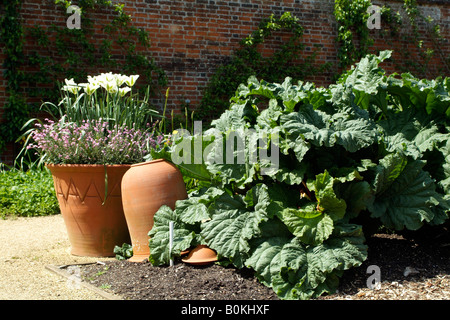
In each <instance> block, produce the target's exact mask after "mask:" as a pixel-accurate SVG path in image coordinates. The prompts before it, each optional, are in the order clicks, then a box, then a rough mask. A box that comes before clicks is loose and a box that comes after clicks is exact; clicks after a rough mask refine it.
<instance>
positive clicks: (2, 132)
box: [0, 0, 29, 152]
mask: <svg viewBox="0 0 450 320" xmlns="http://www.w3.org/2000/svg"><path fill="white" fill-rule="evenodd" d="M21 5H22V3H21V1H20V0H11V1H7V2H6V3H4V8H3V9H4V14H3V16H2V17H1V18H0V42H2V43H3V45H4V50H5V51H4V53H5V55H6V58H5V60H4V62H3V67H4V69H5V71H4V76H5V79H6V80H7V86H6V92H7V94H8V98H7V101H6V103H5V105H4V114H3V120H4V123H3V124H2V126H1V127H0V152H1V151H2V149H3V148H4V147H5V144H6V143H7V142H11V141H14V139H15V138H16V133H17V132H18V129H20V128H21V127H22V125H23V123H24V120H25V119H26V116H27V115H28V111H29V110H28V107H27V105H26V103H25V100H24V99H23V96H22V94H21V88H20V84H21V82H22V81H23V78H24V73H23V71H22V70H21V69H20V67H21V62H22V59H23V28H22V25H21V23H20V14H19V11H20V8H21Z"/></svg>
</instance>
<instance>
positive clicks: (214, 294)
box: [82, 230, 450, 300]
mask: <svg viewBox="0 0 450 320" xmlns="http://www.w3.org/2000/svg"><path fill="white" fill-rule="evenodd" d="M445 231H446V230H445ZM367 245H368V246H369V257H368V259H367V261H365V262H364V263H363V264H362V265H361V266H360V267H358V268H353V269H351V270H348V271H346V272H345V273H344V275H343V277H342V278H341V281H340V287H339V290H338V292H337V293H336V294H333V295H329V296H324V297H320V298H319V299H353V300H356V299H359V300H360V299H377V300H380V299H390V300H394V299H408V300H409V299H433V300H437V299H450V295H449V294H450V237H449V233H448V232H446V233H444V234H443V233H442V232H441V233H434V234H433V236H432V238H430V236H428V237H425V238H420V237H419V238H416V239H411V238H409V237H408V236H400V235H392V234H377V235H374V236H372V237H370V238H369V239H367ZM370 265H376V266H378V267H379V268H380V271H381V288H379V289H377V290H371V289H369V288H367V279H368V277H369V276H370V275H371V274H368V273H367V268H368V266H370ZM82 275H83V278H85V279H87V281H89V282H90V283H92V284H94V285H95V286H98V287H102V288H105V290H107V291H109V292H113V293H115V294H118V295H120V296H121V297H122V298H124V299H131V300H277V299H278V298H277V296H276V295H275V294H274V292H273V291H272V289H270V288H267V287H265V286H264V285H262V284H261V283H259V282H258V281H257V280H256V279H255V277H254V276H253V272H252V271H251V270H236V269H235V268H233V267H227V268H225V267H222V266H219V265H215V264H213V265H209V266H192V265H188V264H185V263H183V262H181V261H178V262H177V261H176V262H175V265H174V266H173V267H169V266H164V267H154V266H152V265H151V264H150V263H148V262H147V263H132V262H128V261H118V260H117V261H112V262H108V263H106V265H100V264H94V265H86V266H83V267H82Z"/></svg>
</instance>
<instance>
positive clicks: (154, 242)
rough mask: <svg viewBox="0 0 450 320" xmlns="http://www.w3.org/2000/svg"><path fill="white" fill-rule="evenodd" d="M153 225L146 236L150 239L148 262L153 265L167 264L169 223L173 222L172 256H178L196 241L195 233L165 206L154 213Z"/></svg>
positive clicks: (168, 255) (168, 256)
mask: <svg viewBox="0 0 450 320" xmlns="http://www.w3.org/2000/svg"><path fill="white" fill-rule="evenodd" d="M153 220H154V224H153V227H152V229H151V230H150V231H149V233H148V235H149V237H150V240H149V247H150V256H149V261H150V262H151V263H152V264H153V265H162V264H167V263H169V261H170V259H171V256H170V254H169V242H170V238H169V222H170V221H173V222H174V237H173V247H172V256H176V255H179V254H180V252H181V251H183V250H186V249H188V248H189V247H190V246H191V245H192V244H194V240H195V239H196V236H195V232H194V231H193V230H192V228H191V227H189V226H188V225H187V224H185V223H184V222H182V221H181V220H180V217H179V216H178V215H176V214H174V212H173V211H172V209H171V208H170V207H168V206H166V205H163V206H161V208H160V209H159V210H158V211H157V212H156V213H155V215H154V217H153Z"/></svg>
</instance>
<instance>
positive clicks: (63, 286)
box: [0, 215, 114, 300]
mask: <svg viewBox="0 0 450 320" xmlns="http://www.w3.org/2000/svg"><path fill="white" fill-rule="evenodd" d="M108 260H114V258H89V257H76V256H73V255H71V254H70V243H69V239H68V237H67V233H66V228H65V226H64V221H63V218H62V216H61V215H55V216H46V217H32V218H13V219H7V220H1V219H0V299H1V300H103V299H104V298H103V297H101V296H100V295H98V294H96V293H95V292H92V291H91V290H88V289H86V288H84V287H83V286H80V285H79V284H78V283H77V273H76V272H77V271H76V270H75V269H74V270H73V275H74V276H73V277H72V278H70V279H67V278H64V277H61V276H60V275H58V274H55V273H54V272H52V271H50V270H48V269H47V268H46V266H47V265H58V266H59V265H65V264H67V265H71V264H77V263H86V262H96V261H108Z"/></svg>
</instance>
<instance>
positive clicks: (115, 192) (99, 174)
mask: <svg viewBox="0 0 450 320" xmlns="http://www.w3.org/2000/svg"><path fill="white" fill-rule="evenodd" d="M47 167H48V168H49V170H50V171H51V173H52V176H53V181H54V185H55V191H56V195H57V198H58V202H59V205H60V209H61V213H62V216H63V218H64V223H65V225H66V228H67V233H68V236H69V241H70V244H71V254H73V255H77V256H90V257H112V256H114V247H115V246H116V245H119V246H121V245H122V244H123V243H129V242H130V235H129V232H128V228H127V224H126V220H125V216H124V213H123V207H122V198H121V188H120V186H121V181H122V177H123V175H124V174H125V172H126V171H127V170H128V169H129V168H130V165H108V166H104V165H89V164H87V165H50V164H49V165H47Z"/></svg>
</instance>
